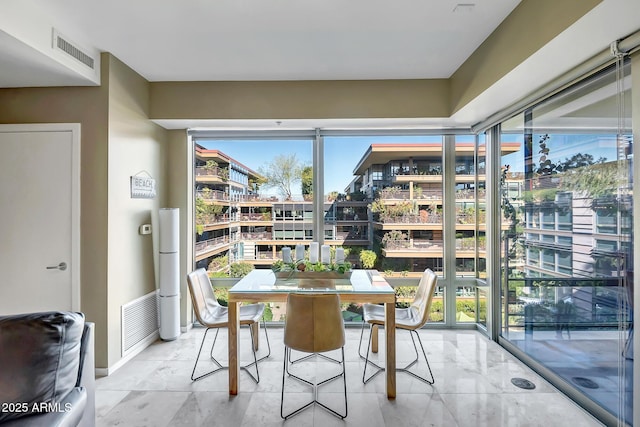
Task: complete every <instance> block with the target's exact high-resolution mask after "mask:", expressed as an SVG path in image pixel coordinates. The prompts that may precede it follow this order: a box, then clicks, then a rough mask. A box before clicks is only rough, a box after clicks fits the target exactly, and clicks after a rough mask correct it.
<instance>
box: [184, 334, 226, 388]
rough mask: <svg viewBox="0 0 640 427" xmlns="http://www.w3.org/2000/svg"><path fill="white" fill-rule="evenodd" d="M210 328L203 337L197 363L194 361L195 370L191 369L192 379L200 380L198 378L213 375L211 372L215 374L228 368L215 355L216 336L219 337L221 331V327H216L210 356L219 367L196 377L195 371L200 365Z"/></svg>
mask: <svg viewBox="0 0 640 427" xmlns="http://www.w3.org/2000/svg"><path fill="white" fill-rule="evenodd" d="M209 329H211V328H207V329H206V330H205V331H204V336H203V337H202V342H201V343H200V349H199V350H198V355H197V356H196V363H194V365H193V371H191V380H192V381H198V380H200V379H202V378H204V377H208V376H209V375H211V374H215V373H216V372H218V371H221V370H223V369H227V368H226V367H225V366H222V365H221V364H220V363H219V362H218V361H217V360H216V358H215V357H213V347H214V346H215V345H216V338H218V332H219V329H218V328H215V329H216V335H215V337H214V338H213V344H212V345H211V353H210V356H211V360H213V363H215V364H216V365H218V367H217V368H216V369H214V370H212V371H209V372H207V373H205V374H202V375H200V376H198V377H195V378H194V375H195V373H196V368H197V366H198V361H199V360H200V353H201V352H202V346H203V345H204V342H205V340H206V339H207V333H208V332H209Z"/></svg>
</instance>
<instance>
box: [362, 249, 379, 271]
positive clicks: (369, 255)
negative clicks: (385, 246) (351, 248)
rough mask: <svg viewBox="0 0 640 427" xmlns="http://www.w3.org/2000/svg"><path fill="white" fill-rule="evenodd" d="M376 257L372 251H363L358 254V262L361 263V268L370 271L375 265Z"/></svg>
mask: <svg viewBox="0 0 640 427" xmlns="http://www.w3.org/2000/svg"><path fill="white" fill-rule="evenodd" d="M377 257H378V256H377V255H376V253H375V252H374V251H371V250H365V251H361V252H360V262H361V263H362V268H365V269H371V268H373V266H374V265H375V263H376V258H377Z"/></svg>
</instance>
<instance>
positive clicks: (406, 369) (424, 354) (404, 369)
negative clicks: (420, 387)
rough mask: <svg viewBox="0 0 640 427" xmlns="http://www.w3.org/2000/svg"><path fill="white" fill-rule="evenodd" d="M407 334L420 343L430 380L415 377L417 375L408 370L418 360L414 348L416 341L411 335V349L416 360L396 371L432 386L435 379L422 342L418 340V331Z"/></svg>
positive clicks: (418, 376) (416, 350) (415, 348)
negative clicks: (416, 339)
mask: <svg viewBox="0 0 640 427" xmlns="http://www.w3.org/2000/svg"><path fill="white" fill-rule="evenodd" d="M409 333H410V334H411V333H414V334H415V335H416V337H418V343H420V348H421V349H422V355H423V356H424V360H425V362H427V368H428V369H429V376H430V377H431V379H430V380H428V379H426V378H424V377H421V376H420V375H417V374H415V373H413V372H411V371H410V370H409V368H410V367H411V366H413V365H414V364H415V363H416V362H417V361H418V358H417V356H418V348H417V347H416V341H415V339H414V338H413V335H411V341H413V348H414V350H415V352H416V359H415V360H414V361H412V362H411V363H409V364H408V365H407V366H405V367H404V368H398V369H396V371H399V372H406V373H407V374H409V375H411V376H413V377H415V378H417V379H419V380H420V381H423V382H425V383H427V384H434V383H435V379H434V378H433V372H432V371H431V365H429V359H427V353H426V352H425V351H424V346H423V345H422V340H421V339H420V334H418V331H409Z"/></svg>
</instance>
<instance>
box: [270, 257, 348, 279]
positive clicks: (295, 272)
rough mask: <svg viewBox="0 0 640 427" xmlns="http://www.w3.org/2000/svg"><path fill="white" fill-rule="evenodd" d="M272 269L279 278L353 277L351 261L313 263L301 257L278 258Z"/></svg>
mask: <svg viewBox="0 0 640 427" xmlns="http://www.w3.org/2000/svg"><path fill="white" fill-rule="evenodd" d="M271 270H272V271H273V272H274V273H275V274H276V277H277V278H282V279H293V278H308V279H349V278H350V277H351V263H350V262H348V261H345V262H339V263H336V262H333V261H332V262H330V263H328V264H327V263H322V262H315V263H312V262H311V261H309V260H308V259H301V260H297V261H293V262H284V261H283V260H281V259H280V260H277V261H276V262H274V263H273V264H272V265H271Z"/></svg>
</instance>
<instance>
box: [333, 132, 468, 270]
mask: <svg viewBox="0 0 640 427" xmlns="http://www.w3.org/2000/svg"><path fill="white" fill-rule="evenodd" d="M442 140H443V137H442V136H441V135H436V136H427V135H425V136H406V135H395V136H394V135H389V136H367V137H364V136H362V137H351V136H349V137H325V138H324V152H325V158H324V164H325V165H331V170H330V172H328V171H327V173H325V175H324V190H325V191H324V192H325V212H324V218H325V230H329V231H330V232H328V233H327V234H326V235H327V236H333V237H332V238H331V239H329V238H327V241H326V242H325V243H328V244H330V245H336V246H337V245H340V246H343V247H345V248H347V251H348V253H349V257H350V260H351V261H352V262H353V263H355V264H356V265H361V266H363V267H365V268H376V269H378V270H380V271H382V272H384V274H385V275H386V276H387V277H414V278H418V277H420V275H421V274H422V272H423V271H424V270H425V269H426V268H431V269H432V270H433V271H434V272H436V273H438V274H440V275H442V274H443V264H444V263H443V259H442V257H443V253H444V242H443V239H444V236H443V220H442V218H443V215H442V185H443V176H442ZM472 258H473V255H472Z"/></svg>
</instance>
